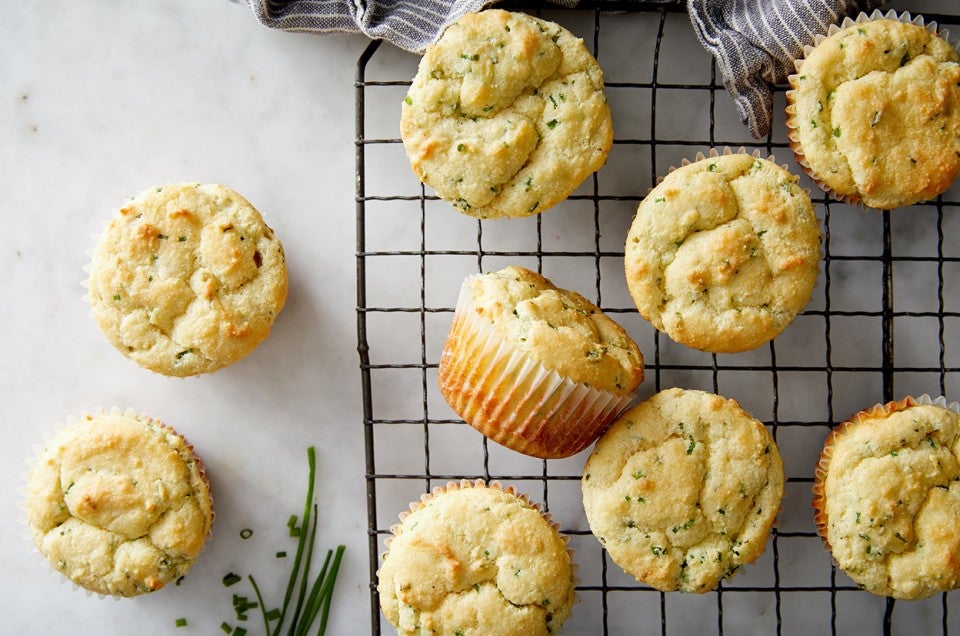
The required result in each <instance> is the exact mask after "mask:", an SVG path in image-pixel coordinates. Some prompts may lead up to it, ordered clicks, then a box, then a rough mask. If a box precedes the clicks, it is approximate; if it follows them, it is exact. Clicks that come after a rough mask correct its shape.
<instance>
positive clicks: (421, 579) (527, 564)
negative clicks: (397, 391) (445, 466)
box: [377, 481, 574, 636]
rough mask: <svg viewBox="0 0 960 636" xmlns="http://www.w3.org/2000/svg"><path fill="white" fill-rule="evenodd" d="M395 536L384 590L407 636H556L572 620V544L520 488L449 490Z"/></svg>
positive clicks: (413, 512)
mask: <svg viewBox="0 0 960 636" xmlns="http://www.w3.org/2000/svg"><path fill="white" fill-rule="evenodd" d="M391 530H392V532H393V536H392V537H391V538H390V539H388V540H387V552H386V553H385V554H384V555H383V563H382V564H381V567H380V571H379V572H377V577H378V584H377V590H378V591H379V593H380V607H381V609H382V610H383V613H384V615H385V616H386V617H387V620H389V621H390V623H391V624H393V626H394V627H396V628H397V632H398V633H399V634H401V635H407V634H410V635H413V634H426V633H431V634H464V635H468V634H484V635H485V636H535V635H537V634H555V633H557V632H559V631H560V627H561V625H563V622H564V621H565V620H566V618H567V616H568V615H569V614H570V608H571V606H572V605H573V601H574V582H573V563H572V559H571V556H570V552H569V551H568V550H567V545H566V538H565V537H563V536H562V535H560V534H559V532H558V531H557V526H556V525H555V524H553V523H552V522H550V520H549V516H548V515H543V514H541V512H540V510H539V509H538V508H537V507H536V506H535V505H533V504H531V503H530V502H529V501H528V500H527V499H526V498H525V497H524V496H522V495H517V494H516V493H515V492H514V490H513V488H508V489H507V490H502V489H501V488H500V487H499V485H498V484H496V483H494V484H491V485H489V486H485V485H484V484H483V482H481V481H478V482H476V483H470V482H462V483H460V484H449V485H447V487H446V488H443V489H436V490H434V492H433V494H431V495H424V496H423V497H422V500H421V502H418V503H415V504H411V506H410V512H409V513H406V514H402V515H400V524H398V525H395V526H394V527H393V528H391Z"/></svg>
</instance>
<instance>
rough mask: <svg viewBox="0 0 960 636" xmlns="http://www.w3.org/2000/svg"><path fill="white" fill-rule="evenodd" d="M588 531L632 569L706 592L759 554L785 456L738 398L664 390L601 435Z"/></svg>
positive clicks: (661, 586) (587, 470) (667, 584)
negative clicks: (782, 458) (782, 455)
mask: <svg viewBox="0 0 960 636" xmlns="http://www.w3.org/2000/svg"><path fill="white" fill-rule="evenodd" d="M581 485H582V489H583V505H584V509H585V510H586V513H587V520H588V521H589V523H590V530H591V531H592V532H593V534H594V535H595V536H596V537H597V539H598V540H599V541H600V543H601V544H602V545H603V547H604V548H606V550H607V552H608V553H609V554H610V558H611V559H613V561H614V562H615V563H616V564H617V565H619V566H620V567H621V568H623V570H624V571H626V572H627V573H628V574H630V575H632V576H634V577H636V579H637V580H638V581H640V582H641V583H646V584H647V585H650V586H651V587H654V588H656V589H658V590H661V591H664V592H669V591H674V590H682V591H685V592H697V593H703V592H707V591H710V590H712V589H713V588H714V587H716V585H717V583H719V582H720V580H721V579H723V578H725V577H728V576H732V575H733V574H734V573H736V572H737V570H738V569H739V568H740V567H741V566H742V565H744V564H747V563H751V562H753V561H754V560H756V559H757V557H759V556H760V554H761V553H762V552H763V549H764V546H765V545H766V541H767V537H768V535H769V532H770V528H771V526H772V525H773V522H774V519H775V518H776V515H777V512H778V510H779V508H780V500H781V499H782V498H783V489H784V476H783V462H782V461H781V459H780V454H779V452H778V451H777V446H776V444H775V443H774V441H773V438H772V437H771V436H770V433H769V432H768V431H767V429H766V428H764V426H763V425H762V424H761V423H760V422H758V421H756V420H755V419H754V418H753V417H752V416H750V415H749V414H748V413H746V412H745V411H744V410H743V409H742V408H740V405H739V404H737V403H736V401H734V400H730V399H726V398H723V397H721V396H719V395H713V394H710V393H705V392H703V391H696V390H683V389H667V390H665V391H661V392H660V393H657V394H656V395H654V396H653V397H651V398H650V399H648V400H646V401H644V402H641V403H640V404H639V405H637V406H635V407H633V408H632V409H630V410H628V411H627V412H626V413H624V414H623V415H622V416H621V417H620V418H619V419H618V420H617V421H616V422H614V423H613V425H611V426H610V428H609V430H607V432H606V433H604V434H603V436H601V438H600V439H599V440H598V441H597V445H596V447H595V448H594V450H593V453H591V455H590V458H589V459H588V460H587V463H586V466H585V467H584V469H583V478H582V480H581Z"/></svg>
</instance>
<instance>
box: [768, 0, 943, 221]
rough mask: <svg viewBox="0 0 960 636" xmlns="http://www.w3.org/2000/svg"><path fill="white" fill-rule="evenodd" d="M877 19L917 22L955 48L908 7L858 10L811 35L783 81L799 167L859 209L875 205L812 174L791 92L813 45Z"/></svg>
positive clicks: (790, 137)
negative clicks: (800, 135)
mask: <svg viewBox="0 0 960 636" xmlns="http://www.w3.org/2000/svg"><path fill="white" fill-rule="evenodd" d="M881 19H888V20H897V21H899V22H903V23H904V24H915V25H917V26H920V27H923V28H924V29H926V30H927V31H929V32H930V33H932V34H934V35H937V36H939V37H940V38H942V39H943V40H945V41H947V42H948V43H949V44H950V45H951V46H952V47H953V48H957V43H956V42H952V41H950V33H949V32H948V31H947V30H946V29H940V30H938V28H937V23H936V22H929V23H928V22H925V20H924V18H923V16H920V15H917V16H913V15H911V14H910V12H909V11H904V12H903V13H897V12H896V11H895V10H893V9H889V10H887V11H886V12H882V11H881V10H880V9H874V10H873V11H872V12H871V13H870V14H866V13H864V12H860V14H859V15H857V17H856V18H851V17H850V16H847V17H845V18H844V19H843V21H842V22H841V23H840V24H839V25H838V24H831V25H830V27H829V28H828V29H827V32H826V34H820V33H818V34H816V35H814V40H813V44H805V45H804V47H803V57H801V58H799V59H796V60H794V61H793V64H794V68H795V69H796V73H792V74H790V75H789V76H788V77H787V82H788V83H789V85H790V88H789V89H788V90H787V92H786V101H787V106H786V109H785V110H786V114H787V120H786V126H787V140H788V141H789V145H790V150H792V151H793V156H794V159H796V161H797V163H798V164H799V165H800V167H801V168H803V171H804V173H806V175H807V176H808V177H810V179H812V180H813V182H814V183H816V184H817V187H819V188H820V189H821V190H823V191H824V192H826V193H827V194H828V195H830V196H831V197H833V198H835V199H837V200H839V201H842V202H843V203H846V204H848V205H852V206H855V207H859V208H860V209H861V210H874V209H875V208H872V207H870V206H868V205H867V204H865V203H864V202H863V201H862V200H861V198H860V196H859V195H857V194H841V193H839V192H837V191H836V190H834V189H833V188H831V187H830V186H829V185H827V184H826V183H824V182H823V181H822V180H821V179H820V178H819V177H817V176H816V174H814V172H813V170H811V168H810V165H809V164H808V163H807V160H806V155H805V154H804V152H803V148H802V147H801V146H800V138H799V135H798V134H797V128H798V122H797V119H796V109H795V108H794V105H793V96H794V91H795V90H796V87H797V82H798V81H799V80H798V78H799V77H800V69H801V67H802V66H803V62H804V60H806V58H807V56H808V55H810V52H811V51H812V50H813V49H815V48H816V47H817V46H818V45H819V44H820V43H821V42H823V41H824V40H826V39H827V38H828V37H830V36H831V35H834V34H835V33H839V32H840V31H843V30H844V29H847V28H849V27H851V26H853V25H855V24H863V23H865V22H871V21H873V20H881Z"/></svg>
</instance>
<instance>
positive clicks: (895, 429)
mask: <svg viewBox="0 0 960 636" xmlns="http://www.w3.org/2000/svg"><path fill="white" fill-rule="evenodd" d="M813 493H814V499H813V507H814V509H815V518H816V523H817V531H818V532H819V533H820V536H821V537H823V540H824V543H825V544H826V546H827V548H828V549H829V550H830V552H831V553H832V554H833V558H834V559H835V560H836V562H837V564H838V565H839V566H840V569H842V570H843V571H844V572H846V573H847V575H848V576H849V577H850V578H851V579H853V580H854V582H856V583H857V585H859V586H860V587H861V588H863V589H865V590H867V591H869V592H873V593H874V594H877V595H879V596H892V597H895V598H902V599H918V598H924V597H927V596H930V595H932V594H935V593H937V592H946V591H949V590H952V589H956V588H957V587H958V586H960V524H958V523H957V520H958V519H960V424H958V416H957V405H956V403H953V404H951V405H950V406H949V408H948V407H947V404H946V400H944V399H943V398H939V399H938V400H937V401H936V402H933V401H931V400H930V398H929V397H928V396H926V395H924V396H922V397H920V398H918V399H914V398H912V397H907V398H904V399H902V400H900V401H899V402H889V403H887V404H878V405H876V406H874V407H873V408H871V409H868V410H865V411H861V412H859V413H856V414H855V415H854V416H853V417H851V418H850V419H849V420H848V421H846V422H843V423H842V424H840V425H839V426H838V427H836V428H835V429H834V430H833V431H831V433H830V435H828V436H827V439H826V442H825V444H824V447H823V452H822V453H821V455H820V461H819V463H818V465H817V473H816V480H815V482H814V486H813Z"/></svg>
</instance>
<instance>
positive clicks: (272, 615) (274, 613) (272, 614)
mask: <svg viewBox="0 0 960 636" xmlns="http://www.w3.org/2000/svg"><path fill="white" fill-rule="evenodd" d="M264 616H266V618H267V620H268V621H275V620H277V619H278V618H280V609H279V608H276V607H274V608H273V609H272V610H270V611H269V612H267V613H266V614H264Z"/></svg>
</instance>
